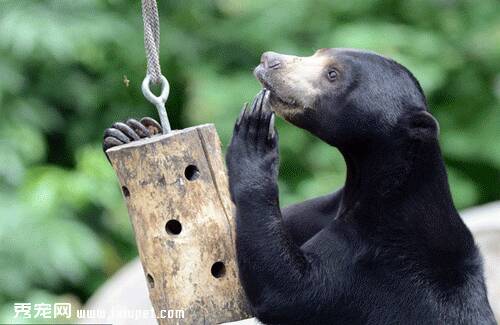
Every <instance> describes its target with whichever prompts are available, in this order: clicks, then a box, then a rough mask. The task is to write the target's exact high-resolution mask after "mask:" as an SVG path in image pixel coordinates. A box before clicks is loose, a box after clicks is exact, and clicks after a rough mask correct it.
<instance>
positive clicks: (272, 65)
mask: <svg viewBox="0 0 500 325" xmlns="http://www.w3.org/2000/svg"><path fill="white" fill-rule="evenodd" d="M281 61H282V60H281V55H280V54H278V53H276V52H264V53H263V54H262V56H261V57H260V63H261V64H262V65H263V66H264V68H265V69H278V68H279V67H280V66H281Z"/></svg>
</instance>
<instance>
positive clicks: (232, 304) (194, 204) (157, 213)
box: [107, 124, 249, 324]
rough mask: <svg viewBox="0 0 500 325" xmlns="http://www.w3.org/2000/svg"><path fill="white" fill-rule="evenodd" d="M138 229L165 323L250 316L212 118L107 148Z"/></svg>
mask: <svg viewBox="0 0 500 325" xmlns="http://www.w3.org/2000/svg"><path fill="white" fill-rule="evenodd" d="M107 153H108V156H109V158H110V160H111V163H112V165H113V168H114V169H115V171H116V173H117V175H118V179H119V182H120V184H121V186H122V192H123V195H124V198H125V200H126V203H127V208H128V212H129V215H130V219H131V221H132V225H133V228H134V232H135V237H136V241H137V246H138V250H139V256H140V258H141V262H142V265H143V269H144V273H145V276H146V280H147V283H148V287H149V296H150V299H151V302H152V304H153V307H154V309H155V312H156V314H157V317H158V316H160V313H161V310H184V318H183V319H168V318H167V319H161V318H159V319H158V322H159V324H216V323H222V322H229V321H234V320H240V319H244V318H248V317H249V314H248V307H247V303H246V300H245V298H244V295H243V291H242V288H241V286H240V284H239V280H238V272H237V264H236V257H235V247H234V237H235V230H234V229H235V221H234V218H233V213H232V208H233V207H232V203H231V201H230V197H229V191H228V184H227V176H226V169H225V165H224V162H223V160H222V152H221V147H220V140H219V137H218V135H217V132H216V130H215V127H214V126H213V125H212V124H207V125H200V126H196V127H192V128H187V129H183V130H175V131H172V132H171V133H169V134H167V135H160V136H156V137H153V138H148V139H143V140H140V141H135V142H132V143H129V144H125V145H122V146H119V147H115V148H111V149H109V150H108V151H107Z"/></svg>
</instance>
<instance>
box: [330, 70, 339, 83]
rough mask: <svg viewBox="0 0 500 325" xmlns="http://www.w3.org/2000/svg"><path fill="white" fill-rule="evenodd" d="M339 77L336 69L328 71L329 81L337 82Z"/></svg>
mask: <svg viewBox="0 0 500 325" xmlns="http://www.w3.org/2000/svg"><path fill="white" fill-rule="evenodd" d="M337 75H338V72H337V70H335V69H330V70H328V79H329V80H330V81H335V80H337Z"/></svg>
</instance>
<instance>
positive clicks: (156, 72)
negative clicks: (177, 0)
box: [141, 0, 171, 134]
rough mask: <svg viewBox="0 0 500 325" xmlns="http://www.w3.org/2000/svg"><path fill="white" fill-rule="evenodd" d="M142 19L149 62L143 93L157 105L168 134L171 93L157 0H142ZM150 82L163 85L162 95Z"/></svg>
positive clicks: (163, 126) (164, 132) (143, 82)
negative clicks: (165, 73)
mask: <svg viewBox="0 0 500 325" xmlns="http://www.w3.org/2000/svg"><path fill="white" fill-rule="evenodd" d="M142 20H143V21H144V48H145V49H146V59H147V62H148V68H147V72H146V78H144V80H143V81H142V86H141V88H142V93H143V94H144V97H146V99H147V100H149V101H150V102H151V103H152V104H153V105H155V107H156V109H157V110H158V115H159V116H160V123H161V126H162V129H163V134H167V133H168V132H170V130H171V128H170V122H169V120H168V115H167V110H166V109H165V102H166V101H167V99H168V95H169V93H170V85H169V83H168V80H167V78H165V77H164V76H163V75H162V74H161V68H160V19H159V17H158V6H157V4H156V0H142ZM150 83H153V84H160V85H161V94H160V96H156V95H155V94H153V93H152V92H151V89H150V88H149V86H150Z"/></svg>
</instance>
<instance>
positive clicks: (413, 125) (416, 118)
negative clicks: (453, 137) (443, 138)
mask: <svg viewBox="0 0 500 325" xmlns="http://www.w3.org/2000/svg"><path fill="white" fill-rule="evenodd" d="M406 122H407V125H406V126H407V127H408V132H409V135H410V136H411V137H412V138H416V139H421V140H426V139H437V137H438V135H439V123H438V121H437V120H436V119H435V118H434V116H432V115H431V114H430V113H429V112H427V111H419V112H416V113H412V114H411V115H410V116H408V119H407V121H406Z"/></svg>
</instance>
